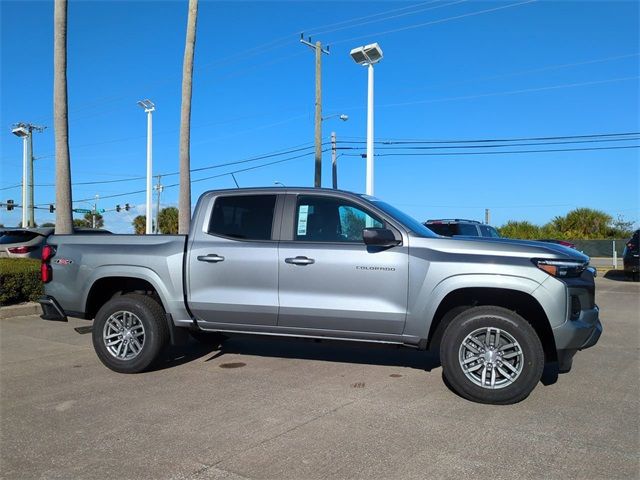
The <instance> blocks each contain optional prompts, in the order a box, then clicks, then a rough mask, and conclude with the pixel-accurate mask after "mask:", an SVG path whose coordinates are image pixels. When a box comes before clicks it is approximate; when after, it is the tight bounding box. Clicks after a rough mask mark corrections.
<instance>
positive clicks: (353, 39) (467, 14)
mask: <svg viewBox="0 0 640 480" xmlns="http://www.w3.org/2000/svg"><path fill="white" fill-rule="evenodd" d="M537 1H538V0H526V1H524V2H519V3H512V4H509V5H503V6H500V7H494V8H488V9H486V10H479V11H476V12H471V13H465V14H463V15H456V16H455V17H447V18H441V19H439V20H432V21H430V22H423V23H416V24H413V25H407V26H405V27H400V28H394V29H392V30H385V31H382V32H375V33H370V34H367V35H360V36H358V37H351V38H346V39H344V40H340V41H337V42H333V43H334V44H339V43H346V42H352V41H355V40H361V39H363V38H371V37H380V36H382V35H388V34H389V33H396V32H402V31H404V30H412V29H414V28H420V27H427V26H429V25H435V24H438V23H445V22H450V21H452V20H458V19H461V18H466V17H472V16H476V15H482V14H483V13H490V12H495V11H498V10H504V9H506V8H512V7H518V6H520V5H525V4H527V3H533V2H537Z"/></svg>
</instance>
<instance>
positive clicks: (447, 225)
mask: <svg viewBox="0 0 640 480" xmlns="http://www.w3.org/2000/svg"><path fill="white" fill-rule="evenodd" d="M424 226H425V227H427V228H428V229H429V230H431V231H432V232H434V233H437V234H438V235H443V236H445V237H453V236H454V235H464V236H466V237H493V238H500V234H499V233H498V231H497V230H496V229H495V228H493V227H492V226H490V225H486V224H484V223H480V222H477V221H475V220H464V219H461V218H453V219H443V220H427V221H426V222H424Z"/></svg>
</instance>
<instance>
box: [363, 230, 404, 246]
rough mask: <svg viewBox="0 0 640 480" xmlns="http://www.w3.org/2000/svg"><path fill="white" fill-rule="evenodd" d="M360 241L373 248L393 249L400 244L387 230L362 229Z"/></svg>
mask: <svg viewBox="0 0 640 480" xmlns="http://www.w3.org/2000/svg"><path fill="white" fill-rule="evenodd" d="M362 239H363V240H364V243H365V244H366V245H371V246H374V247H395V246H396V245H398V244H399V243H401V242H402V240H398V239H396V236H395V235H394V234H393V232H392V231H391V230H389V229H388V228H364V229H363V230H362Z"/></svg>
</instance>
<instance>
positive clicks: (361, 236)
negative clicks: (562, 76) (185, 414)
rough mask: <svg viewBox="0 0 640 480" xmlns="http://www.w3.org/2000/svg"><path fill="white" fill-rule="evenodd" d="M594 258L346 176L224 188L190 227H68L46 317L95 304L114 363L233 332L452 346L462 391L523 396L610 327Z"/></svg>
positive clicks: (53, 270) (97, 335)
mask: <svg viewBox="0 0 640 480" xmlns="http://www.w3.org/2000/svg"><path fill="white" fill-rule="evenodd" d="M588 262H589V258H588V257H586V256H584V255H583V254H581V253H579V252H578V251H576V250H572V249H569V248H565V247H562V246H559V245H553V244H548V243H539V242H526V241H514V240H506V239H501V238H492V239H486V238H460V239H456V238H447V237H441V236H438V235H436V234H434V233H433V232H431V231H430V230H429V229H427V228H426V227H425V226H424V225H422V224H421V223H420V222H418V221H417V220H414V219H413V218H411V217H410V216H408V215H406V214H404V213H402V212H401V211H399V210H397V209H396V208H394V207H392V206H391V205H389V204H387V203H385V202H383V201H381V200H378V199H376V198H373V197H368V196H365V195H359V194H355V193H349V192H345V191H340V190H327V189H311V188H256V189H235V190H218V191H209V192H206V193H204V194H203V195H202V196H201V197H200V199H199V200H198V203H197V206H196V208H195V213H194V215H193V219H192V222H191V229H190V232H189V234H188V235H146V236H134V235H112V236H109V237H101V236H97V235H78V234H75V235H54V236H51V237H50V238H49V239H48V242H47V245H46V246H45V247H44V248H43V253H42V266H41V274H42V280H43V282H44V283H45V289H44V290H45V295H44V296H43V297H42V298H41V299H40V304H41V305H42V309H43V315H42V318H44V319H46V320H62V321H66V319H67V316H72V317H80V318H85V319H93V320H94V321H93V328H92V336H93V345H94V348H95V351H96V353H97V355H98V357H99V359H100V360H101V361H102V363H104V364H105V365H106V366H107V367H108V368H110V369H112V370H114V371H116V372H122V373H136V372H141V371H143V370H145V369H147V368H149V367H150V366H151V365H152V363H153V362H154V360H155V359H156V358H157V357H158V356H159V354H160V352H161V351H162V349H163V348H164V347H165V346H166V345H167V344H168V343H169V342H172V343H174V344H179V343H182V342H184V341H185V340H186V339H187V338H188V337H189V334H191V335H192V336H194V337H195V338H197V339H200V340H203V339H205V340H206V337H214V336H217V337H222V336H223V335H221V334H225V333H243V334H257V335H277V336H289V337H306V338H314V339H333V340H351V341H360V342H378V343H384V344H395V345H403V346H407V347H413V348H418V349H430V350H434V351H439V354H440V361H441V364H442V367H443V373H444V376H445V378H446V380H447V381H448V382H449V384H450V385H451V387H452V388H453V389H454V390H455V391H456V392H457V393H459V394H460V395H461V396H463V397H465V398H467V399H469V400H472V401H476V402H483V403H493V404H509V403H515V402H518V401H520V400H522V399H524V398H526V397H527V395H529V393H530V392H531V391H532V390H533V389H534V387H535V386H536V384H537V383H538V381H539V380H540V378H541V375H542V371H543V367H544V365H545V363H546V362H558V365H559V368H560V369H561V370H565V371H566V370H568V369H569V368H570V367H571V363H572V359H573V356H574V354H575V353H576V352H577V351H578V350H582V349H585V348H588V347H590V346H592V345H594V344H595V343H596V342H597V341H598V338H599V337H600V334H601V332H602V325H601V323H600V320H599V315H598V307H597V306H596V304H595V302H594V297H595V283H594V275H593V273H594V272H593V269H591V268H590V267H588Z"/></svg>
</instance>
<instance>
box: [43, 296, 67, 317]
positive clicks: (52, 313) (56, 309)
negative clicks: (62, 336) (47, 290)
mask: <svg viewBox="0 0 640 480" xmlns="http://www.w3.org/2000/svg"><path fill="white" fill-rule="evenodd" d="M38 303H39V304H40V306H41V307H42V315H40V318H42V319H43V320H52V321H54V322H67V321H68V319H67V315H66V314H65V312H64V310H63V309H62V307H60V304H59V303H58V302H57V301H56V299H55V298H53V297H51V296H49V295H44V296H42V297H40V298H39V299H38Z"/></svg>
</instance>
